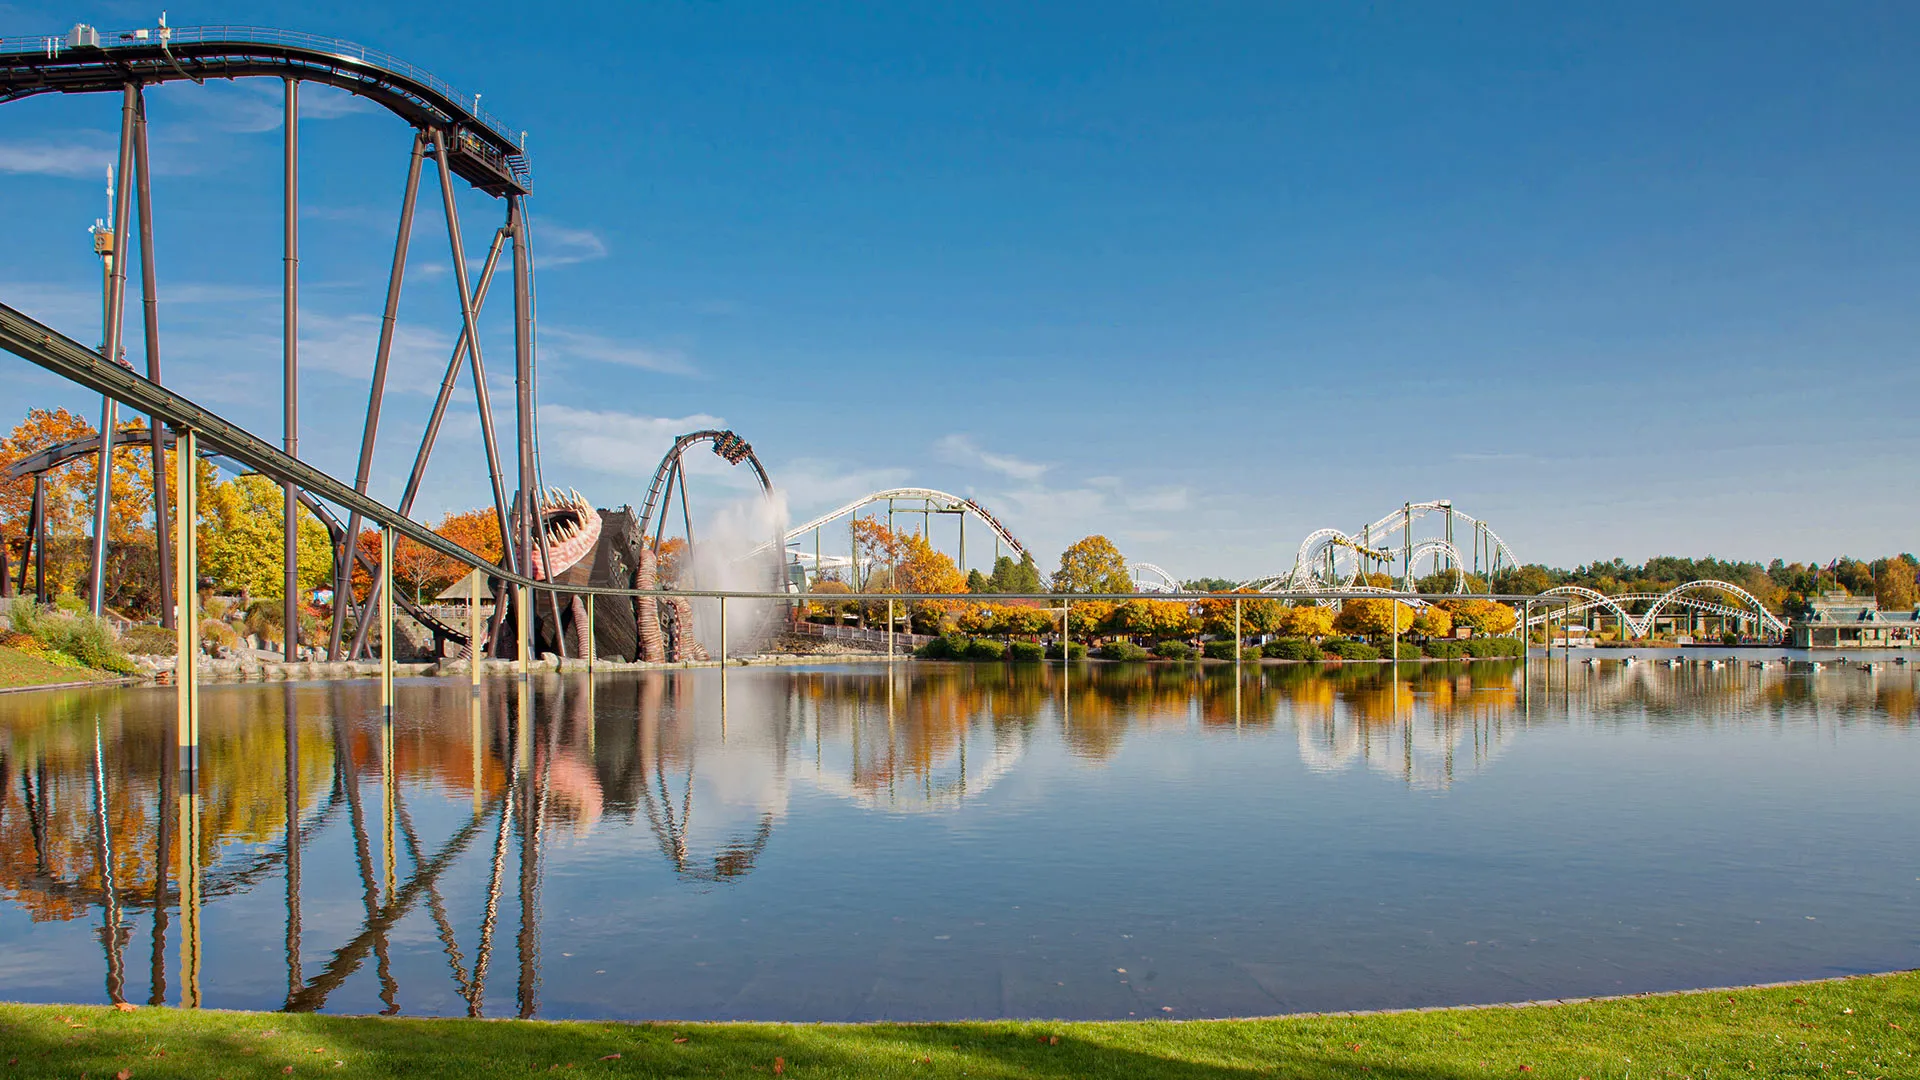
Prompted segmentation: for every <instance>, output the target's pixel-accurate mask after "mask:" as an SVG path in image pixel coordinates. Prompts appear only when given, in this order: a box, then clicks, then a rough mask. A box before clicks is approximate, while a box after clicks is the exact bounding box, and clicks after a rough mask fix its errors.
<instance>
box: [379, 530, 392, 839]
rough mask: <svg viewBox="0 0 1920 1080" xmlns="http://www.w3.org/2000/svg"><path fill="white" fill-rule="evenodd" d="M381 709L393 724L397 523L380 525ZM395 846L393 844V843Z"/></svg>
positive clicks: (388, 722)
mask: <svg viewBox="0 0 1920 1080" xmlns="http://www.w3.org/2000/svg"><path fill="white" fill-rule="evenodd" d="M380 584H381V585H383V586H385V588H383V589H381V590H380V710H381V714H382V715H383V716H385V717H386V722H387V724H388V726H389V727H391V725H392V724H393V526H391V525H382V526H380ZM389 847H391V845H389Z"/></svg>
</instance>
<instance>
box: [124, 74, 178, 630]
mask: <svg viewBox="0 0 1920 1080" xmlns="http://www.w3.org/2000/svg"><path fill="white" fill-rule="evenodd" d="M133 172H134V197H135V200H136V205H137V207H138V210H139V214H140V303H141V308H142V314H143V324H142V325H143V326H144V328H145V334H144V337H145V339H146V340H145V344H146V352H147V381H149V382H151V383H153V384H154V385H156V386H157V385H159V384H160V299H159V279H158V278H157V277H156V276H155V274H154V272H153V171H152V169H151V168H150V167H149V166H148V164H147V98H146V95H145V94H143V93H139V92H138V91H136V92H135V97H134V120H133ZM122 182H123V183H124V179H123V181H122ZM147 431H148V433H149V434H150V436H151V438H152V453H153V461H152V465H153V546H154V554H155V555H156V556H157V558H158V560H159V565H158V571H159V581H160V625H161V626H162V627H164V628H166V629H168V630H171V629H173V543H172V542H173V530H172V529H170V528H169V527H168V525H167V518H168V514H167V469H166V460H167V451H166V442H165V435H164V433H163V432H162V431H161V429H160V418H159V417H157V416H149V417H147Z"/></svg>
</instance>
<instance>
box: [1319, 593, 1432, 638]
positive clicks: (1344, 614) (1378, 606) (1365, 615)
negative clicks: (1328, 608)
mask: <svg viewBox="0 0 1920 1080" xmlns="http://www.w3.org/2000/svg"><path fill="white" fill-rule="evenodd" d="M1412 627H1413V605H1411V604H1404V603H1401V602H1400V601H1398V600H1388V599H1385V598H1384V597H1383V598H1380V599H1374V598H1372V597H1368V598H1366V599H1363V600H1346V601H1343V602H1342V603H1341V605H1340V614H1338V615H1336V616H1334V619H1333V628H1334V629H1335V630H1338V631H1340V632H1341V633H1343V634H1359V635H1360V636H1362V637H1370V638H1371V637H1386V636H1388V635H1390V634H1395V633H1400V634H1404V633H1406V632H1407V631H1408V630H1409V629H1411V628H1412Z"/></svg>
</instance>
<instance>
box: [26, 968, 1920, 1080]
mask: <svg viewBox="0 0 1920 1080" xmlns="http://www.w3.org/2000/svg"><path fill="white" fill-rule="evenodd" d="M1916 1055H1920V973H1913V972H1909V973H1905V974H1899V975H1887V976H1871V977H1864V978H1855V979H1843V980H1836V981H1831V982H1822V983H1812V984H1805V985H1800V986H1792V987H1779V988H1772V989H1759V990H1737V991H1708V992H1703V993H1697V994H1682V995H1671V996H1662V997H1646V998H1632V999H1625V1000H1616V1001H1601V1002H1591V1003H1583V1004H1565V1005H1551V1006H1540V1007H1529V1008H1520V1009H1508V1008H1490V1009H1453V1010H1445V1011H1438V1012H1422V1013H1396V1014H1382V1015H1373V1016H1354V1017H1300V1018H1291V1019H1278V1020H1239V1021H1220V1022H1195V1023H1163V1022H1154V1021H1148V1022H1125V1023H1102V1024H1064V1023H1047V1022H1024V1023H1000V1022H993V1023H953V1024H871V1025H782V1024H615V1023H538V1022H536V1023H522V1022H499V1021H471V1020H403V1019H401V1020H392V1019H383V1018H368V1017H334V1016H313V1015H286V1014H279V1013H222V1012H180V1011H175V1010H171V1009H152V1008H140V1009H134V1010H131V1011H127V1012H118V1011H115V1010H113V1009H107V1008H99V1007H84V1008H81V1007H72V1006H45V1005H0V1062H4V1065H0V1076H3V1077H41V1076H63V1077H73V1076H82V1075H85V1076H90V1077H102V1078H104V1077H175V1076H177V1077H214V1076H225V1077H231V1078H235V1080H237V1078H240V1077H272V1076H285V1075H296V1076H298V1075H325V1076H337V1077H374V1076H402V1075H404V1076H448V1077H455V1076H461V1077H464V1076H525V1075H528V1074H529V1073H548V1072H556V1071H560V1072H565V1071H571V1072H575V1073H579V1074H585V1075H595V1076H736V1077H751V1076H771V1075H775V1074H778V1075H784V1076H793V1077H810V1076H818V1077H869V1076H879V1077H890V1076H899V1077H916V1078H920V1077H958V1076H970V1077H1116V1078H1119V1077H1126V1078H1142V1077H1148V1078H1150V1077H1174V1078H1180V1080H1202V1078H1208V1080H1222V1078H1230V1077H1256V1076H1286V1077H1367V1078H1369V1080H1382V1078H1396V1080H1415V1078H1419V1080H1439V1078H1442V1077H1446V1078H1454V1077H1461V1078H1465V1077H1502V1076H1505V1077H1511V1076H1519V1075H1526V1076H1528V1077H1530V1078H1531V1077H1541V1078H1549V1077H1553V1078H1557V1077H1565V1078H1567V1080H1574V1078H1577V1077H1588V1078H1591V1080H1600V1078H1601V1077H1620V1078H1625V1077H1631V1076H1638V1077H1665V1076H1673V1077H1682V1076H1684V1077H1699V1078H1704V1077H1711V1076H1720V1075H1731V1074H1738V1075H1742V1076H1794V1077H1802V1076H1805V1077H1813V1076H1818V1077H1828V1078H1845V1077H1861V1078H1865V1080H1874V1078H1885V1077H1914V1076H1920V1056H1916Z"/></svg>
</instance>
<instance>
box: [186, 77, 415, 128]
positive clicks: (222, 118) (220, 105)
mask: <svg viewBox="0 0 1920 1080" xmlns="http://www.w3.org/2000/svg"><path fill="white" fill-rule="evenodd" d="M300 85H301V90H300V121H301V122H302V123H305V122H307V121H309V120H337V119H339V118H340V117H343V116H352V115H354V114H356V113H370V112H374V111H376V109H377V108H378V107H377V106H375V105H374V104H373V103H372V102H370V101H367V100H365V99H363V98H358V97H355V96H353V95H352V94H349V93H347V92H346V91H344V90H335V89H334V88H332V87H330V86H324V85H322V84H319V83H302V84H300ZM183 100H186V101H190V102H191V103H192V105H193V106H194V107H195V108H198V109H200V110H201V111H202V112H203V113H205V115H206V116H207V120H208V122H209V123H210V124H211V125H212V126H213V127H216V128H219V129H220V130H223V131H231V132H237V133H239V134H243V135H255V134H260V133H262V132H268V131H278V130H280V122H281V120H282V118H283V117H284V116H285V113H286V102H285V91H284V90H283V89H282V88H281V85H280V84H279V83H278V82H274V81H268V80H264V79H260V80H253V79H248V80H242V81H237V82H232V83H222V82H208V83H207V84H206V86H204V87H203V88H202V92H201V93H197V94H195V95H193V96H192V97H191V98H185V99H183Z"/></svg>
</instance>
